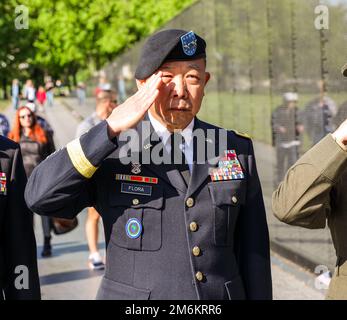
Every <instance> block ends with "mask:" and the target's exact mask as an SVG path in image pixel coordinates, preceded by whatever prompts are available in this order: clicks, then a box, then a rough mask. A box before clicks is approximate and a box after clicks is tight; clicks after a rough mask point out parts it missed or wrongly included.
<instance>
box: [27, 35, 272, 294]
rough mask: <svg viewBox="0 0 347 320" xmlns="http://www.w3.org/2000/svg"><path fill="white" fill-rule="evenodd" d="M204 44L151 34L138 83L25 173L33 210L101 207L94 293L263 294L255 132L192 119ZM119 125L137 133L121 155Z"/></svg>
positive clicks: (264, 234) (264, 253) (263, 227)
mask: <svg viewBox="0 0 347 320" xmlns="http://www.w3.org/2000/svg"><path fill="white" fill-rule="evenodd" d="M205 48H206V43H205V41H204V40H203V39H202V38H201V37H199V36H198V35H196V34H195V33H194V32H192V31H190V32H187V31H184V30H177V29H169V30H164V31H161V32H158V33H156V34H154V35H152V36H151V37H150V38H149V39H148V40H147V42H146V43H145V45H144V47H143V50H142V54H141V57H140V61H139V64H138V67H137V70H136V73H135V77H136V79H137V80H136V81H137V85H138V91H137V92H136V93H135V94H134V95H133V96H132V97H130V98H129V99H127V100H126V101H125V102H124V103H122V104H121V105H119V106H118V107H117V108H115V109H114V110H113V111H112V114H111V115H110V116H109V117H108V118H107V119H106V120H104V121H102V122H101V123H99V124H98V125H96V126H95V127H93V128H91V129H90V130H89V131H88V132H87V133H85V134H84V135H82V136H81V137H80V138H79V139H76V140H74V141H72V142H70V143H69V144H68V145H67V146H66V147H65V148H63V149H62V150H60V151H58V152H56V153H55V154H53V155H51V156H50V157H48V158H47V159H46V160H45V161H43V162H42V163H41V164H40V165H39V166H38V167H37V168H35V169H34V171H33V173H32V175H31V176H30V179H29V181H28V185H27V188H26V201H27V204H28V206H29V207H30V208H31V209H32V210H33V211H35V212H37V213H38V214H45V215H51V216H58V217H65V218H72V217H74V216H76V215H77V214H78V213H79V212H80V211H81V210H82V209H83V208H85V207H90V206H94V207H95V208H96V210H97V211H98V212H99V213H100V215H101V217H102V219H103V222H104V227H105V240H106V246H107V259H106V271H105V276H104V278H103V280H102V283H101V285H100V288H99V291H98V294H97V299H129V300H137V299H140V300H143V299H153V300H154V299H218V300H221V299H230V300H236V299H271V298H272V284H271V270H270V252H269V235H268V227H267V222H266V216H265V209H264V203H263V197H262V190H261V186H260V182H259V178H258V174H257V169H256V164H255V159H254V152H253V146H252V142H251V140H250V139H249V138H248V137H247V136H244V135H242V134H238V133H236V132H234V131H226V130H224V129H221V128H218V127H216V126H213V125H211V124H208V123H206V122H203V121H201V120H199V119H198V118H197V117H196V114H197V113H198V111H199V110H200V107H201V102H202V99H203V96H204V88H205V85H206V83H207V81H208V80H209V77H210V75H209V73H207V72H206V71H205V67H206V53H205ZM147 111H148V112H147ZM130 129H131V130H130ZM147 129H148V130H147ZM128 133H129V134H132V135H134V134H135V136H136V137H134V140H133V139H131V140H133V141H134V145H135V146H136V143H135V142H136V141H137V139H138V141H139V142H140V144H139V145H140V148H139V149H138V150H136V149H135V148H130V149H131V152H130V157H129V150H130V149H128V150H127V147H129V145H128V143H127V139H126V137H125V135H126V134H128ZM211 133H212V134H211ZM201 137H203V138H204V139H203V140H202V139H201ZM221 137H225V138H224V139H222V138H221ZM179 139H180V140H179ZM199 139H200V140H199ZM202 149H207V150H211V149H213V150H214V155H210V152H206V153H205V154H204V155H203V156H201V154H203V152H201V150H202ZM147 156H149V157H147ZM160 157H162V158H163V159H164V162H163V161H157V160H158V159H159V158H160ZM171 158H173V160H174V162H172V161H171ZM127 159H128V160H129V161H127ZM179 159H180V160H181V161H178V160H179ZM184 159H185V161H182V160H184ZM166 160H168V161H166Z"/></svg>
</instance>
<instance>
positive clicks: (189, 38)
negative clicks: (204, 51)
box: [181, 31, 197, 56]
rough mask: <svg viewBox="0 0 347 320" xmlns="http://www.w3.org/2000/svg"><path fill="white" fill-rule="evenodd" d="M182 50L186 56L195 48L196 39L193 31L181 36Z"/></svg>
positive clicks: (190, 54) (192, 52) (191, 53)
mask: <svg viewBox="0 0 347 320" xmlns="http://www.w3.org/2000/svg"><path fill="white" fill-rule="evenodd" d="M181 42H182V48H183V52H184V53H185V54H186V55H187V56H192V55H193V54H194V53H195V51H196V48H197V39H196V37H195V34H194V32H193V31H190V32H188V33H186V34H184V35H183V36H182V37H181Z"/></svg>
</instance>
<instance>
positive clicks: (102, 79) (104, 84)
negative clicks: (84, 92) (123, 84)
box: [94, 75, 111, 97]
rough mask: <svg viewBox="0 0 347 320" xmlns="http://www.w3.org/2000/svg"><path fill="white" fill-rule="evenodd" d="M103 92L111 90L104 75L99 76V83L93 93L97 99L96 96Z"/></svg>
mask: <svg viewBox="0 0 347 320" xmlns="http://www.w3.org/2000/svg"><path fill="white" fill-rule="evenodd" d="M103 90H111V84H110V83H109V82H108V81H107V79H106V76H105V75H101V76H100V78H99V83H98V85H97V86H96V88H95V91H94V94H95V96H96V97H97V96H98V94H99V93H100V92H101V91H103Z"/></svg>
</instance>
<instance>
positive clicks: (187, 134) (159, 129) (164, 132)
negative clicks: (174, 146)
mask: <svg viewBox="0 0 347 320" xmlns="http://www.w3.org/2000/svg"><path fill="white" fill-rule="evenodd" d="M148 117H149V120H150V122H151V124H152V126H153V129H154V131H155V132H156V133H157V135H158V136H159V138H160V140H161V141H162V142H163V144H164V145H166V143H167V141H168V140H169V138H170V136H171V132H170V131H169V130H168V129H167V128H166V127H165V126H164V125H163V124H161V123H160V122H159V121H158V120H157V119H155V118H154V117H153V116H152V115H151V113H150V111H148ZM193 128H194V118H193V120H192V121H191V122H190V123H189V124H188V125H187V126H186V127H185V128H184V129H183V130H182V131H181V132H180V133H181V134H182V136H183V137H184V140H185V143H186V144H187V145H188V146H189V145H190V142H191V140H192V136H193Z"/></svg>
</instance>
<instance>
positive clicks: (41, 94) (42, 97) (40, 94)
mask: <svg viewBox="0 0 347 320" xmlns="http://www.w3.org/2000/svg"><path fill="white" fill-rule="evenodd" d="M46 98H47V97H46V91H45V88H44V87H43V86H39V89H38V90H37V93H36V99H37V101H38V103H39V111H40V112H44V105H45V103H46Z"/></svg>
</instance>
